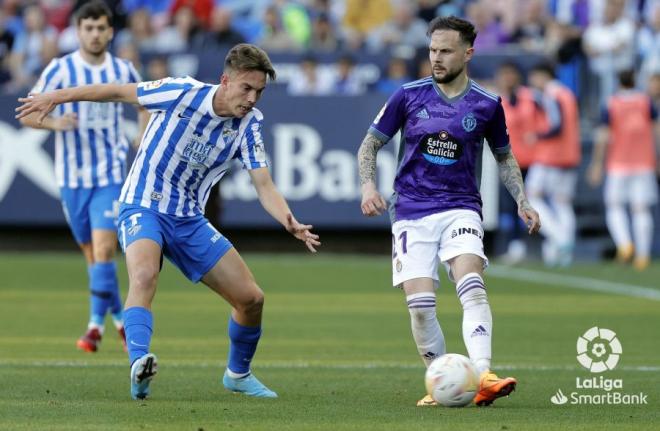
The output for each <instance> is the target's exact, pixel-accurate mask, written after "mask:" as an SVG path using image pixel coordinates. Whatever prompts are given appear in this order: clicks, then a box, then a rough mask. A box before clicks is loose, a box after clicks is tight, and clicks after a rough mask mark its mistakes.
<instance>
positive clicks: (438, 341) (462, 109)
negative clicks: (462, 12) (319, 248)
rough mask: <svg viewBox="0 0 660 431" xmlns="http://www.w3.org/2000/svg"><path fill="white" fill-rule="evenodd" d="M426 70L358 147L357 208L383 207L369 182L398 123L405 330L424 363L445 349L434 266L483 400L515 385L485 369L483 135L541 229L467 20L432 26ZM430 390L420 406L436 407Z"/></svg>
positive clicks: (488, 333)
mask: <svg viewBox="0 0 660 431" xmlns="http://www.w3.org/2000/svg"><path fill="white" fill-rule="evenodd" d="M428 34H429V36H430V38H431V42H430V44H429V58H430V61H431V66H432V76H429V77H428V78H424V79H420V80H418V81H413V82H410V83H408V84H405V85H403V86H402V87H401V88H399V90H397V91H396V92H395V93H394V94H393V95H392V96H391V97H390V99H389V100H388V101H387V103H386V104H385V106H384V107H383V109H382V110H381V111H380V113H379V114H378V115H377V116H376V119H375V120H374V122H373V124H372V125H371V127H370V128H369V132H368V133H367V135H366V137H365V138H364V140H363V141H362V144H361V146H360V149H359V151H358V164H359V170H360V181H361V184H362V203H361V208H362V213H363V214H364V215H366V216H376V215H379V214H381V213H382V212H383V211H384V210H385V209H386V207H387V204H386V202H385V200H384V199H383V197H382V196H381V195H380V194H379V193H378V191H377V189H376V182H375V178H376V154H377V152H378V150H379V149H380V148H381V147H382V146H383V145H385V144H386V143H387V142H388V141H389V140H390V139H391V138H392V137H393V136H394V135H395V134H396V133H397V131H399V130H401V145H400V149H399V166H398V169H397V174H396V177H395V180H394V195H393V196H392V199H391V202H390V206H389V210H390V217H391V219H392V242H393V244H392V245H393V247H392V248H393V253H392V266H393V284H394V285H395V286H401V287H402V288H403V291H404V292H405V294H406V301H407V303H408V310H409V312H410V316H411V326H412V334H413V338H414V340H415V343H416V344H417V349H418V351H419V354H420V356H421V357H422V360H423V361H424V363H425V364H426V366H428V365H429V364H430V363H431V362H432V361H433V360H434V359H435V358H437V357H439V356H441V355H443V354H444V353H445V340H444V336H443V334H442V330H441V329H440V325H439V323H438V319H437V316H436V308H435V305H436V299H435V288H437V287H438V280H439V278H438V263H439V262H442V263H443V264H444V265H445V267H446V268H447V269H448V271H449V277H450V279H451V280H452V281H455V282H456V293H457V295H458V298H459V300H460V302H461V305H462V306H463V339H464V341H465V346H466V348H467V351H468V354H469V355H470V359H471V360H472V362H473V363H474V364H475V366H476V368H477V369H478V371H479V372H480V379H479V392H478V393H477V395H476V396H475V399H474V402H475V403H476V404H477V405H480V406H482V405H490V404H491V403H492V402H493V401H494V400H495V399H496V398H499V397H501V396H505V395H508V394H509V393H511V391H513V390H514V389H515V386H516V383H517V382H516V379H514V378H511V377H507V378H504V379H501V378H499V377H498V376H497V375H496V374H494V373H493V372H491V371H490V360H491V337H492V330H493V324H492V316H491V311H490V306H489V304H488V296H487V294H486V287H485V285H484V281H483V277H482V274H483V270H484V268H485V267H486V266H487V264H488V259H487V258H486V256H485V254H484V251H483V241H482V239H483V233H484V231H483V227H482V225H481V197H480V195H479V184H478V182H479V180H478V175H477V169H478V166H479V158H480V157H481V154H482V148H483V142H484V139H485V140H487V141H488V145H489V146H490V149H491V151H492V152H493V154H494V155H495V158H496V160H497V163H498V166H499V171H500V178H501V180H502V181H503V182H504V184H505V186H506V187H507V190H508V191H509V192H510V193H511V195H512V196H513V198H514V199H515V201H516V202H517V204H518V214H519V215H520V217H521V218H522V219H523V220H524V221H525V223H526V224H527V226H528V229H529V233H530V234H531V233H535V232H537V231H538V230H539V227H540V221H539V217H538V214H537V212H536V211H535V210H534V209H533V208H532V207H531V206H530V204H529V202H528V201H527V198H526V196H525V193H524V188H523V180H522V176H521V174H520V168H519V167H518V164H517V162H516V159H515V158H514V157H513V154H512V153H511V150H510V146H509V140H508V135H507V131H506V124H505V121H504V111H503V109H502V104H501V100H500V98H499V97H498V96H496V95H494V94H492V93H489V92H488V91H486V90H484V89H483V88H482V87H481V86H479V85H478V84H477V83H475V82H474V81H472V80H471V79H469V78H468V76H467V72H466V64H467V63H468V62H469V61H470V59H471V58H472V55H473V53H474V48H473V43H474V40H475V38H476V33H475V30H474V27H473V25H472V24H471V23H469V22H468V21H465V20H462V19H459V18H456V17H438V18H435V19H434V20H433V21H431V23H430V24H429V30H428ZM434 404H435V402H434V401H433V399H432V398H431V397H430V396H429V395H427V396H425V397H424V398H423V399H421V400H420V401H419V402H418V403H417V405H434Z"/></svg>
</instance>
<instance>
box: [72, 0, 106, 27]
mask: <svg viewBox="0 0 660 431" xmlns="http://www.w3.org/2000/svg"><path fill="white" fill-rule="evenodd" d="M102 16H104V17H106V18H107V19H108V24H110V25H112V11H111V10H110V8H109V7H108V5H106V4H105V2H103V1H101V0H92V1H90V2H88V3H85V4H83V5H82V6H80V8H78V10H77V11H76V25H80V22H81V21H82V20H84V19H88V18H92V19H99V18H101V17H102Z"/></svg>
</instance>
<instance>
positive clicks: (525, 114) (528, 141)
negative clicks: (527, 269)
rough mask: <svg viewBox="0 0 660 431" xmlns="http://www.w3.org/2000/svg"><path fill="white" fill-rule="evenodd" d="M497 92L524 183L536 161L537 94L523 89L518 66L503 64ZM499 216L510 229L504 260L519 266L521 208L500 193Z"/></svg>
mask: <svg viewBox="0 0 660 431" xmlns="http://www.w3.org/2000/svg"><path fill="white" fill-rule="evenodd" d="M495 84H496V85H497V91H498V92H499V95H500V97H501V98H502V108H504V116H505V117H506V127H507V129H508V131H509V142H510V143H511V151H512V152H513V155H514V156H515V157H516V161H517V162H518V165H519V166H520V172H521V173H522V177H523V180H524V179H525V177H526V175H527V168H529V166H530V165H531V164H532V160H534V141H535V140H536V137H535V133H534V118H535V117H534V114H535V111H536V105H535V101H534V92H533V91H532V90H531V89H529V88H527V87H525V86H524V85H522V73H521V72H520V68H519V66H518V65H517V64H515V63H510V62H506V63H502V64H501V65H500V66H499V67H498V69H497V73H496V75H495ZM500 196H501V200H500V204H501V207H502V209H501V210H500V213H502V214H506V217H507V219H506V224H507V225H508V226H510V228H509V229H510V230H509V235H508V236H509V237H508V238H507V245H508V247H507V251H506V254H505V255H504V260H505V261H506V262H507V263H518V262H520V261H521V260H523V259H524V258H525V255H526V253H527V246H526V244H525V241H524V239H523V234H524V230H525V226H524V225H523V224H522V223H520V220H519V218H518V208H517V207H516V206H515V205H514V204H515V202H513V200H512V199H511V198H510V197H509V196H508V195H506V194H504V193H501V194H500Z"/></svg>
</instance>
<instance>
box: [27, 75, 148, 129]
mask: <svg viewBox="0 0 660 431" xmlns="http://www.w3.org/2000/svg"><path fill="white" fill-rule="evenodd" d="M18 101H19V102H20V103H21V105H20V106H18V107H17V108H16V112H17V114H16V118H17V119H18V120H20V119H21V118H24V117H27V116H28V115H31V114H35V115H36V121H37V124H42V123H43V121H44V119H45V118H46V116H48V114H50V113H51V112H52V111H53V109H55V107H56V106H57V105H61V104H62V103H68V102H80V101H88V102H125V103H135V104H137V103H138V98H137V84H95V85H83V86H80V87H72V88H63V89H61V90H55V91H49V92H47V93H40V94H32V95H28V97H21V98H19V99H18Z"/></svg>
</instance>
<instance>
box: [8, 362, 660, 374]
mask: <svg viewBox="0 0 660 431" xmlns="http://www.w3.org/2000/svg"><path fill="white" fill-rule="evenodd" d="M161 362H163V361H161ZM163 365H164V366H166V367H167V368H217V369H224V368H225V366H226V365H225V364H224V363H222V362H217V363H213V362H201V361H199V362H198V361H194V360H193V361H177V360H173V361H164V362H163ZM0 367H27V368H126V369H128V365H127V363H126V362H124V361H99V362H96V361H94V362H85V361H19V360H16V361H11V360H9V361H8V360H4V361H0ZM256 368H272V369H307V368H309V369H315V368H317V369H318V368H320V369H328V370H369V369H420V370H421V369H422V368H423V367H422V365H421V364H417V363H412V362H303V361H295V362H287V361H277V362H262V363H258V364H256ZM494 368H495V369H498V370H507V371H515V370H523V371H580V370H582V369H583V368H582V367H578V366H573V365H566V366H562V365H543V364H536V365H535V364H495V366H494ZM617 370H620V371H636V372H652V373H656V372H658V371H660V366H651V365H637V366H621V367H617Z"/></svg>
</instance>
